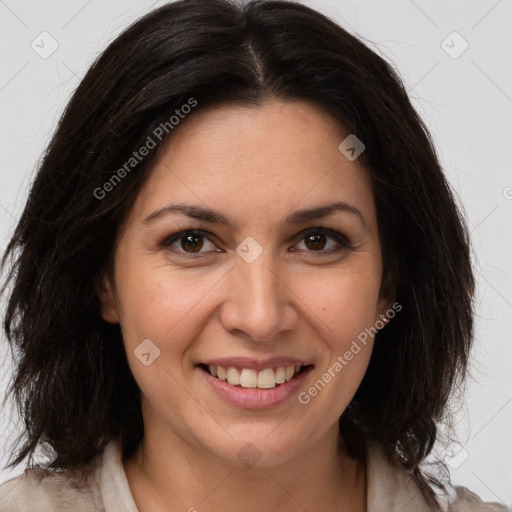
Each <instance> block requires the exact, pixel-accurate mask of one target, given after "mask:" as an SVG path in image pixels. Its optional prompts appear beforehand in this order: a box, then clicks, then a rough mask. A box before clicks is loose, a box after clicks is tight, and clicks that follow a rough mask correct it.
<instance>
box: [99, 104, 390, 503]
mask: <svg viewBox="0 0 512 512" xmlns="http://www.w3.org/2000/svg"><path fill="white" fill-rule="evenodd" d="M179 128H180V129H179V131H178V130H177V131H176V132H175V133H173V137H172V138H170V139H169V140H168V142H167V144H166V145H165V146H164V147H163V149H162V151H160V153H159V154H158V157H157V158H156V160H155V163H154V170H153V172H152V174H151V175H150V176H149V178H148V179H147V181H146V182H145V183H144V185H143V187H142V188H141V190H140V192H139V194H138V196H137V199H136V201H135V204H134V205H133V208H132V209H131V211H130V213H129V215H128V218H127V219H126V222H125V223H124V224H123V226H122V229H121V230H120V233H119V238H118V243H117V249H116V253H115V260H114V272H113V278H112V280H111V279H109V278H108V277H107V276H105V278H104V291H103V295H102V304H103V309H102V315H103V318H104V319H105V320H106V321H108V322H112V323H116V322H119V323H120V326H121V330H122V334H123V339H124V343H125V347H126V353H127V357H128V362H129V364H130V368H131V371H132V373H133V375H134V378H135V379H136V381H137V383H138V385H139V387H140V389H141V401H142V412H143V418H144V429H145V435H144V439H143V441H142V443H141V445H140V447H139V448H138V450H137V451H136V453H135V454H134V455H133V456H132V457H130V458H129V459H127V460H125V461H124V468H125V472H126V476H127V479H128V482H129V485H130V489H131V491H132V495H133V498H134V501H135V503H136V504H137V507H138V509H139V511H140V512H160V511H169V510H171V511H184V512H185V511H189V510H190V511H192V510H194V509H195V510H197V511H198V512H203V511H205V512H206V511H208V512H220V511H224V512H235V511H237V512H238V511H240V510H243V511H244V512H259V511H261V510H265V511H269V512H277V511H280V512H282V511H286V512H299V511H305V510H306V511H311V512H312V511H319V512H320V511H322V512H323V511H347V512H348V511H351V512H363V511H365V510H366V475H365V466H364V464H363V463H362V462H361V461H358V460H356V459H354V458H352V457H350V456H349V455H348V454H347V452H346V448H345V446H344V443H343V440H342V438H341V437H340V436H339V434H338V419H339V417H340V415H341V414H342V413H343V411H344V410H345V408H346V407H347V405H348V404H349V402H350V400H351V399H352V397H353V396H354V394H355V392H356V390H357V388H358V386H359V384H360V383H361V380H362V378H363V376H364V374H365V371H366V369H367V366H368V362H369V358H370V355H371V349H372V345H373V340H372V339H371V338H370V339H369V340H368V343H367V345H366V346H363V347H362V350H361V351H360V352H359V353H358V354H357V355H355V356H354V357H353V359H352V360H351V361H350V362H349V363H348V364H347V365H346V366H345V367H344V368H343V370H342V371H341V372H338V373H336V376H335V377H333V378H332V379H331V380H330V382H329V383H328V384H327V385H326V386H325V387H324V388H323V389H322V390H321V391H320V392H318V394H317V395H316V396H314V397H313V398H311V400H310V401H309V403H307V404H303V403H299V401H298V399H297V397H298V394H299V393H300V392H304V391H307V390H308V389H309V388H310V387H311V386H312V385H313V384H314V383H315V382H316V381H317V380H318V379H319V378H321V377H322V374H324V372H326V371H327V370H328V368H330V367H332V366H333V363H334V362H335V361H336V360H337V358H338V356H339V355H343V354H344V353H345V352H346V351H347V350H348V349H349V348H350V346H351V343H352V341H353V340H355V339H356V337H357V335H358V334H359V333H361V332H362V331H363V330H364V329H365V328H367V327H369V326H373V325H374V324H375V322H376V321H377V320H378V319H379V318H381V315H383V314H384V313H385V311H386V310H387V309H389V307H390V301H387V300H385V299H384V298H383V297H380V296H379V287H380V283H381V278H382V262H381V260H382V257H381V247H380V243H379V237H378V225H377V215H376V210H375V203H374V198H373V194H372V190H371V183H370V179H369V177H368V175H367V173H366V172H365V171H364V169H363V168H362V166H361V165H360V163H359V161H358V160H357V159H356V160H355V161H349V160H348V159H347V158H345V157H344V156H343V155H342V154H341V152H340V151H339V150H338V145H339V144H340V142H341V141H342V140H343V139H345V137H346V136H347V135H348V134H346V133H344V132H343V131H342V130H341V128H340V126H339V125H338V124H337V123H336V122H335V121H334V120H333V119H332V118H331V117H330V116H328V115H327V114H324V113H321V112H320V111H319V110H318V108H315V107H314V106H313V105H311V104H308V103H305V102H300V101H293V102H283V101H280V100H272V101H270V100H269V101H266V102H264V103H263V104H262V105H259V106H252V107H241V106H233V105H232V106H224V107H222V108H215V109H210V110H207V111H204V112H198V113H197V114H194V115H191V117H190V118H188V119H186V120H185V121H184V122H183V124H182V125H181V126H180V127H179ZM126 179H129V178H126ZM340 201H341V202H344V203H347V204H349V205H351V206H352V207H353V208H354V209H357V210H358V211H359V213H360V214H358V213H354V212H355V210H353V211H352V212H350V211H341V210H337V211H334V212H332V213H331V214H329V215H326V216H324V217H323V218H317V219H309V220H303V221H302V222H300V223H299V224H290V223H288V222H287V221H286V218H287V217H288V216H289V215H290V214H292V213H294V212H296V211H298V210H303V209H311V208H313V207H314V206H315V207H316V206H319V205H325V204H329V203H333V202H340ZM170 203H173V204H175V203H180V204H183V203H186V204H192V205H196V206H199V207H202V208H206V207H207V208H210V209H213V210H215V211H220V212H222V214H224V215H225V216H226V217H228V218H229V219H230V220H231V221H232V222H233V223H234V226H231V227H227V226H225V225H223V224H221V223H219V222H209V221H207V220H197V219H192V218H190V217H187V216H185V215H184V214H181V213H178V212H173V213H167V214H164V215H160V216H158V217H155V218H154V219H153V220H152V221H150V222H147V223H144V222H143V221H144V219H145V218H146V217H147V216H149V215H150V214H151V213H153V212H154V211H156V210H157V209H159V208H162V207H164V206H166V205H169V204H170ZM321 228H325V229H330V230H333V231H335V232H338V233H341V234H342V235H344V236H345V237H346V238H347V239H348V241H349V242H350V248H346V247H344V246H343V245H342V244H341V243H340V242H338V241H337V240H336V239H335V238H333V237H332V235H331V234H329V233H327V234H326V233H325V232H322V231H318V229H321ZM192 229H194V230H203V231H205V232H206V234H204V235H203V236H198V235H197V234H196V235H195V236H196V238H192V239H185V238H183V237H185V236H187V235H188V236H191V235H193V234H190V233H189V234H185V235H181V237H182V238H181V239H178V240H176V241H174V242H172V243H171V244H169V245H168V246H167V247H162V246H161V245H159V244H160V242H162V241H163V240H165V239H166V238H168V237H169V236H170V235H172V234H174V233H178V232H182V231H186V230H192ZM305 230H312V231H313V233H309V234H306V233H303V232H304V231H305ZM249 236H250V237H252V238H253V239H254V240H255V241H256V242H257V244H259V247H261V249H262V252H261V254H260V255H259V256H258V257H257V258H256V259H255V260H254V261H252V262H250V263H248V262H247V261H246V260H245V259H243V258H242V257H241V256H240V255H239V254H238V253H237V252H236V249H237V247H239V246H240V245H241V244H242V242H243V241H244V240H245V239H246V238H247V237H249ZM187 240H189V241H190V243H188V244H187V243H186V242H187ZM194 247H197V249H196V250H194ZM336 248H339V249H340V250H339V251H338V252H333V249H336ZM146 339H149V340H151V342H152V343H153V344H154V345H155V346H156V347H158V349H159V350H160V356H159V357H158V358H157V359H155V360H154V362H153V363H151V364H150V365H148V366H146V365H144V364H142V363H141V361H140V360H139V358H138V357H136V356H135V355H134V350H135V349H136V348H137V347H138V346H139V344H140V343H141V342H142V341H143V340H146ZM232 356H233V357H236V356H240V357H241V356H246V357H250V358H261V357H266V356H292V357H297V358H300V359H303V360H304V361H307V362H308V363H310V364H311V365H312V366H313V368H312V370H311V371H310V373H309V374H308V375H306V377H305V379H304V380H303V381H302V382H301V383H300V387H299V389H298V390H297V391H296V392H295V393H294V394H293V396H291V397H290V398H288V399H287V400H285V401H284V402H282V403H280V404H279V405H276V406H272V407H264V408H261V409H258V410H250V409H245V408H243V407H240V406H236V405H233V404H232V403H229V402H228V401H226V400H225V399H223V398H222V397H221V396H219V394H218V393H216V392H214V390H213V388H212V386H211V385H210V384H209V383H208V382H207V381H206V380H205V378H204V376H203V375H202V374H201V372H203V370H201V369H199V368H198V366H197V365H198V363H200V362H201V361H206V360H208V359H213V358H223V357H232ZM249 442H250V443H252V445H254V447H256V449H257V452H258V455H259V459H258V460H257V462H256V463H255V464H252V465H251V466H248V465H244V464H243V463H241V460H240V459H239V457H238V456H237V455H238V452H239V450H240V449H241V448H242V447H244V446H245V445H246V444H247V443H249Z"/></svg>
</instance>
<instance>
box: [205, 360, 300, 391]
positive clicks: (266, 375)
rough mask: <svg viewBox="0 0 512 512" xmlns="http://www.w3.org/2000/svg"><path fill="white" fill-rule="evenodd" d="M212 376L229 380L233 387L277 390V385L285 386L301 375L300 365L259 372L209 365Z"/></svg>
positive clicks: (266, 369) (249, 369) (250, 369)
mask: <svg viewBox="0 0 512 512" xmlns="http://www.w3.org/2000/svg"><path fill="white" fill-rule="evenodd" d="M208 369H209V371H210V374H211V375H213V376H214V377H217V378H218V379H220V380H224V381H225V380H227V382H228V383H229V384H231V385H232V386H241V387H243V388H260V389H271V388H275V387H276V384H284V383H285V382H288V381H290V380H292V379H293V377H294V376H295V375H296V374H297V373H299V371H300V365H297V366H278V367H277V368H275V369H274V368H265V369H264V370H261V371H259V372H257V371H256V370H253V369H252V368H235V367H234V366H228V367H227V368H226V367H224V366H216V365H209V366H208Z"/></svg>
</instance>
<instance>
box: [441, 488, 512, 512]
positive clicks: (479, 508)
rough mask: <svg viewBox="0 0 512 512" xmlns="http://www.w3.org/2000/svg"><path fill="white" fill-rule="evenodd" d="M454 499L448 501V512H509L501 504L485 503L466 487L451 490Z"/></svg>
mask: <svg viewBox="0 0 512 512" xmlns="http://www.w3.org/2000/svg"><path fill="white" fill-rule="evenodd" d="M453 494H454V498H453V499H452V500H450V503H449V505H448V506H449V507H450V508H447V510H448V511H449V512H510V510H511V509H510V508H509V507H507V506H506V505H503V504H502V503H497V502H494V501H493V502H485V501H482V499H481V498H480V497H479V496H478V495H476V494H475V493H474V492H471V491H470V490H469V489H467V488H466V487H462V486H456V487H454V488H453Z"/></svg>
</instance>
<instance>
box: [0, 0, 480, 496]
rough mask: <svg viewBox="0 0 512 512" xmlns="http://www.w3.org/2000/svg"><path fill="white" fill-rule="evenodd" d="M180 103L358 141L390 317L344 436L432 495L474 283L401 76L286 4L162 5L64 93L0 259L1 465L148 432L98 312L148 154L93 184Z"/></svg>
mask: <svg viewBox="0 0 512 512" xmlns="http://www.w3.org/2000/svg"><path fill="white" fill-rule="evenodd" d="M190 98H194V99H195V101H197V106H196V107H195V108H194V109H193V111H192V112H191V113H190V114H189V115H190V116H194V113H195V112H198V111H201V110H203V109H207V108H211V107H215V106H218V105H221V104H225V103H232V104H242V105H246V106H250V105H257V104H260V103H261V102H263V101H265V100H267V99H269V98H279V99H282V100H285V101H288V100H295V99H300V100H306V101H309V102H311V103H312V104H314V105H316V106H317V107H318V108H319V109H323V110H324V111H326V112H328V113H329V115H331V116H332V117H333V118H334V119H336V120H338V121H339V123H340V125H341V126H342V127H343V128H344V129H345V130H346V131H347V132H348V133H352V134H355V135H356V136H357V137H358V138H359V139H360V140H361V141H363V143H364V144H365V146H366V149H365V151H364V152H363V154H362V155H361V156H360V157H359V158H360V160H361V162H362V164H363V166H364V167H365V169H366V170H367V172H368V173H369V175H370V177H371V181H372V187H373V191H374V196H375V201H376V207H377V215H378V222H379V236H380V238H381V242H382V247H383V268H384V271H383V281H382V291H383V293H385V294H387V295H388V296H389V297H393V298H394V300H396V301H397V302H398V303H399V304H400V305H401V306H402V308H403V309H402V311H401V312H400V313H399V314H398V315H397V316H396V318H394V319H393V320H392V321H391V322H389V323H388V324H387V325H386V326H385V327H384V328H383V329H382V330H380V331H379V332H378V334H377V335H376V342H375V346H374V350H373V353H372V357H371V361H370V365H369V368H368V371H367V373H366V375H365V377H364V380H363V382H362V383H361V386H360V387H359V389H358V391H357V393H356V395H355V396H354V398H353V400H352V402H351V403H350V405H349V407H348V408H347V410H346V411H345V412H344V414H343V415H342V417H341V419H340V428H341V429H342V432H343V431H346V432H348V431H349V430H352V431H357V432H360V433H362V434H363V435H364V436H365V437H367V438H372V439H375V440H377V441H378V442H379V443H381V445H382V446H383V447H384V449H385V450H386V452H387V453H388V454H389V456H390V458H392V459H394V460H395V461H396V462H398V463H400V464H402V466H403V467H404V468H406V469H408V470H410V471H411V472H412V473H413V475H414V477H415V478H416V481H417V482H418V485H419V486H420V487H421V489H422V491H423V492H424V494H425V496H426V497H427V499H428V500H429V502H430V503H435V502H434V501H432V500H433V497H432V496H431V491H430V489H429V487H428V486H427V483H426V479H425V476H424V475H423V473H422V472H421V471H420V469H419V464H420V463H421V462H422V461H423V460H424V458H425V457H426V456H427V455H428V454H429V452H430V451H431V449H432V446H433V443H434V441H435V439H436V432H437V427H436V423H438V422H439V421H440V420H441V419H442V417H443V414H444V413H445V409H446V404H447V399H448V397H449V395H450V391H451V390H452V389H453V388H454V386H456V385H457V384H460V383H462V381H463V377H464V375H465V372H466V365H467V358H468V352H469V349H470V346H471V341H472V337H473V311H472V308H473V304H472V297H473V291H474V277H473V273H472V267H471V262H470V250H469V239H468V232H467V227H466V224H465V221H464V218H463V217H462V215H461V212H460V211H459V208H458V207H457V204H456V202H455V200H454V197H453V194H452V192H451V190H450V187H449V185H448V183H447V181H446V179H445V177H444V175H443V172H442V170H441V168H440V164H439V162H438V159H437V156H436V152H435V150H434V148H433V144H432V140H431V137H430V135H429V133H428V131H427V129H426V127H425V125H424V124H423V122H422V120H421V119H420V117H419V116H418V114H417V113H416V111H415V110H414V108H413V107H412V105H411V103H410V101H409V99H408V97H407V94H406V91H405V89H404V86H403V84H402V82H401V79H400V78H399V76H398V74H397V73H396V72H395V71H394V69H393V68H392V67H391V66H390V65H389V64H388V63H387V62H386V61H385V60H384V59H383V58H381V57H379V56H378V55H377V54H376V53H375V52H374V51H372V50H370V49H369V48H368V46H366V45H365V44H364V43H363V42H361V41H360V40H359V39H358V38H356V37H355V36H353V35H351V34H350V33H348V32H347V31H346V30H344V29H343V28H341V27H340V26H339V25H338V24H336V23H334V22H333V21H331V20H330V19H328V18H327V17H325V16H324V15H322V14H320V13H318V12H316V11H315V10H312V9H311V8H308V7H306V6H304V5H301V4H299V3H295V2H291V1H290V2H288V1H262V0H255V1H249V2H246V3H244V4H238V3H235V2H233V1H229V0H186V1H185V0H181V1H177V2H174V3H170V4H168V5H165V6H163V7H161V8H159V9H157V10H155V11H153V12H151V13H149V14H148V15H146V16H145V17H143V18H142V19H140V20H139V21H137V22H136V23H135V24H133V25H132V26H131V27H129V28H128V29H126V30H125V31H124V32H123V33H122V34H121V35H120V36H119V37H117V38H116V39H115V41H114V42H112V43H111V44H110V45H109V46H108V48H107V49H106V50H105V51H104V52H103V53H102V55H100V56H99V58H98V59H97V60H96V62H95V63H94V64H93V65H92V67H91V68H90V70H89V71H88V73H87V74H86V76H85V78H84V79H83V80H82V82H81V83H80V85H79V87H78V88H77V90H76V91H75V93H74V94H73V96H72V98H71V100H70V101H69V103H68V105H67V107H66V109H65V112H64V113H63V115H62V117H61V119H60V122H59V124H58V127H57V130H56V132H55V134H54V136H53V138H52V140H51V142H50V144H49V147H48V148H47V151H46V153H45V155H44V158H43V160H42V163H41V165H40V168H39V170H38V173H37V176H36V177H35V180H34V182H33V184H32V188H31V190H30V194H29V197H28V200H27V203H26V206H25V209H24V211H23V214H22V216H21V219H20V220H19V223H18V225H17V227H16V230H15V232H14V234H13V236H12V239H11V240H10V242H9V244H8V246H7V249H6V251H5V253H4V255H3V259H2V267H3V269H4V268H6V267H7V266H8V264H9V263H10V266H9V269H8V272H7V274H6V283H5V284H4V286H3V287H2V293H5V291H6V289H7V287H8V286H11V287H12V289H11V290H10V292H9V297H8V303H7V310H6V316H5V320H4V329H5V332H6V335H7V338H8V340H9V342H10V344H11V347H12V349H13V353H15V356H16V361H17V365H16V368H15V374H14V378H13V381H12V383H11V388H10V389H9V392H10V393H12V395H13V396H14V398H15V402H16V404H17V407H18V409H19V411H20V413H21V415H22V418H23V420H24V432H23V433H22V435H21V436H20V439H19V441H18V444H19V443H20V442H21V440H23V442H22V445H21V447H20V448H19V450H18V451H17V452H16V453H15V455H16V456H15V458H14V460H13V461H12V462H11V463H10V464H9V466H7V467H11V466H14V465H17V464H19V463H21V461H23V459H24V458H25V457H27V456H30V457H32V456H33V453H34V450H35V448H36V447H37V446H38V444H39V443H42V442H46V443H48V444H49V445H50V446H51V447H52V448H53V449H54V450H55V452H56V453H57V457H56V458H55V460H54V461H53V463H52V465H51V466H50V467H54V468H61V469H72V468H77V467H79V466H82V465H83V464H85V463H87V462H88V461H90V460H91V458H92V457H93V456H95V455H96V454H98V453H99V452H100V451H101V450H102V449H103V448H104V446H105V444H106V443H107V442H108V441H109V440H110V439H112V438H114V437H117V436H121V438H122V440H123V441H122V442H123V450H124V453H125V454H126V455H127V456H128V455H130V454H131V453H133V452H134V451H135V450H136V448H137V446H138V444H139V442H140V440H141V438H142V437H143V434H144V432H143V423H142V414H141V410H140V396H139V393H140V392H139V388H138V386H137V384H136V382H135V381H134V379H133V376H132V375H131V372H130V369H129V366H128V363H127V359H126V355H125V352H124V347H123V340H122V336H121V332H120V329H119V325H112V324H109V323H107V322H105V321H104V320H103V319H102V318H101V316H100V303H99V298H98V290H99V288H98V286H99V280H100V278H101V276H102V275H103V273H104V271H106V270H108V269H111V265H112V256H113V249H114V244H115V240H116V236H117V233H118V230H119V226H120V225H121V223H122V222H123V219H125V218H126V214H127V212H128V211H129V209H130V207H131V205H132V204H133V201H134V199H135V197H136V196H137V193H138V191H139V190H140V188H141V186H142V184H143V182H144V180H146V179H147V178H148V176H149V173H150V172H151V163H152V160H153V158H154V155H155V154H156V152H157V151H153V152H152V153H151V154H150V155H149V156H148V157H147V158H145V159H144V160H143V161H141V162H140V163H138V165H137V166H135V167H134V168H133V169H132V170H131V171H130V175H129V176H126V177H124V179H122V180H120V181H119V182H118V183H116V184H115V186H113V187H111V190H109V193H108V195H107V196H106V197H104V198H101V199H99V198H98V197H97V195H98V194H97V193H96V194H95V191H97V190H98V187H102V186H103V184H104V183H105V182H107V181H108V180H109V179H111V177H112V175H113V173H115V172H116V171H117V170H118V169H120V168H121V167H122V166H123V164H125V162H127V161H128V160H129V158H130V157H131V156H132V153H133V151H134V150H136V149H137V148H140V147H141V146H143V145H144V144H145V142H146V141H147V138H148V137H150V136H151V135H152V134H153V133H154V130H155V129H156V128H158V127H159V126H160V125H162V123H165V122H168V120H169V118H170V116H171V115H173V113H174V112H175V111H176V109H179V108H180V107H181V106H182V105H183V104H185V103H187V102H188V101H190ZM183 122H184V123H186V119H185V120H184V121H183ZM168 136H169V137H172V131H170V132H169V135H168ZM166 137H167V135H166ZM165 140H166V138H165V137H163V138H162V142H163V141H165ZM157 142H158V146H161V144H162V142H160V141H157ZM340 142H341V141H340ZM157 149H158V148H157Z"/></svg>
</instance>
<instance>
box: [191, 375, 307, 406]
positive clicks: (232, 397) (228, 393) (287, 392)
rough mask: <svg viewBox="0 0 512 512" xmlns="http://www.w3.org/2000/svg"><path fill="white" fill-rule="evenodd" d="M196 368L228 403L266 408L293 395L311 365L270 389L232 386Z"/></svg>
mask: <svg viewBox="0 0 512 512" xmlns="http://www.w3.org/2000/svg"><path fill="white" fill-rule="evenodd" d="M196 369H197V370H198V371H199V372H200V373H201V375H202V376H203V377H204V378H205V379H206V382H208V384H210V385H211V386H212V388H213V389H214V390H215V391H216V392H217V393H218V394H219V395H220V396H221V397H222V398H223V399H224V400H226V401H227V402H229V403H230V404H232V405H236V406H237V407H242V408H244V409H266V408H268V407H275V406H277V405H279V404H281V403H283V402H285V401H286V400H288V399H289V398H291V397H292V396H293V395H295V393H296V392H297V390H298V388H299V386H300V385H301V384H302V382H303V380H304V379H305V378H306V377H307V376H308V374H309V372H310V371H311V370H312V369H313V366H309V367H307V368H306V369H305V370H303V371H302V372H300V373H298V374H297V375H296V376H295V377H294V378H293V379H292V380H289V381H288V382H285V383H284V384H280V385H279V386H276V387H275V388H270V389H259V388H241V387H238V386H232V385H231V384H229V382H227V381H224V380H220V379H217V378H216V377H213V376H212V375H210V374H209V373H208V372H207V371H206V370H204V369H203V368H201V367H199V366H197V367H196Z"/></svg>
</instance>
